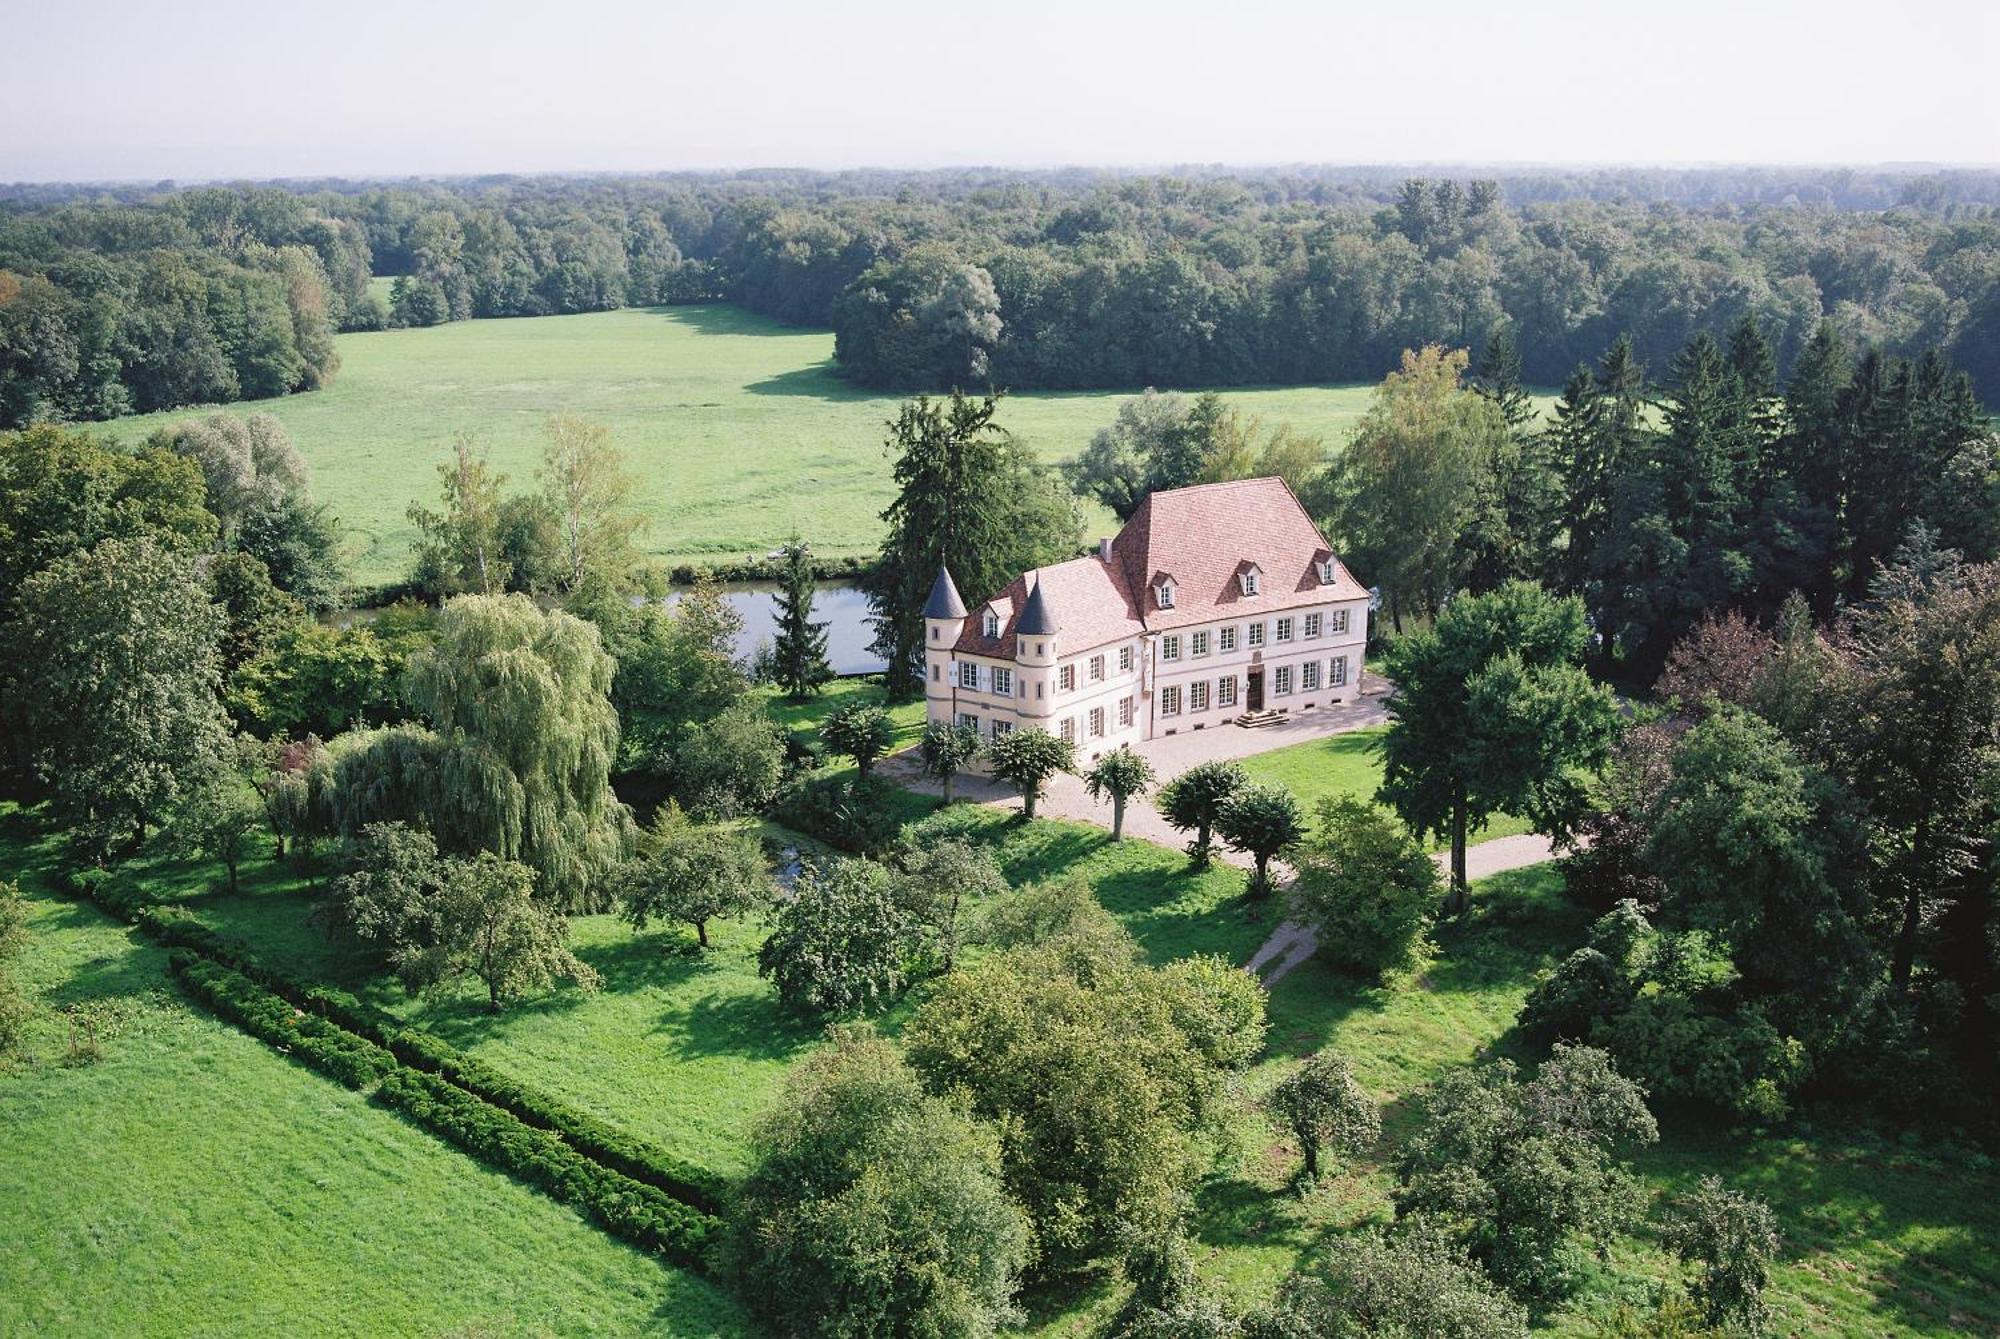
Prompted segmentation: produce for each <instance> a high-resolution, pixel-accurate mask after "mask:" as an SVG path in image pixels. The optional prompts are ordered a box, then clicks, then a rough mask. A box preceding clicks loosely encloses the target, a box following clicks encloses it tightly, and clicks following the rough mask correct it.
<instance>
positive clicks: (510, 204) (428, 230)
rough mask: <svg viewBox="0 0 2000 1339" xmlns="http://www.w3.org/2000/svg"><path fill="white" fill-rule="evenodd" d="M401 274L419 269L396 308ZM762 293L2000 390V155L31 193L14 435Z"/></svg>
mask: <svg viewBox="0 0 2000 1339" xmlns="http://www.w3.org/2000/svg"><path fill="white" fill-rule="evenodd" d="M371 275H380V276H394V277H395V284H394V286H393V289H392V295H391V300H390V301H389V303H388V304H387V305H386V307H385V304H384V303H383V301H382V299H381V297H380V296H379V294H376V293H372V292H371V291H370V288H369V285H368V280H369V278H370V277H371ZM714 299H729V300H733V301H737V302H740V303H742V304H744V305H745V306H747V307H749V308H751V309H752V310H755V311H757V312H760V313H762V314H764V315H767V316H771V317H774V318H776V319H779V320H783V321H787V322H792V323H797V324H805V325H816V326H829V325H830V326H832V327H833V328H834V329H835V332H836V337H837V357H838V360H839V364H840V367H841V368H842V370H843V371H844V372H845V373H846V374H847V375H849V376H851V377H853V378H854V379H856V380H858V381H861V382H863V383H865V384H869V385H873V386H881V387H891V388H897V389H906V390H948V389H951V388H953V387H954V386H956V387H961V388H964V389H967V390H980V389H985V388H987V387H988V386H991V387H995V388H1001V389H1012V390H1030V389H1037V388H1083V387H1135V388H1136V387H1139V386H1143V385H1157V386H1161V387H1182V388H1186V387H1200V386H1222V385H1241V384H1256V383H1304V382H1325V381H1351V380H1363V379H1367V380H1372V379H1374V378H1377V377H1379V376H1381V375H1382V374H1383V373H1384V372H1386V371H1388V370H1389V369H1391V368H1392V367H1394V366H1395V363H1396V360H1397V358H1398V357H1399V355H1400V354H1401V352H1402V350H1404V349H1406V348H1416V347H1421V346H1423V345H1424V344H1426V343H1433V342H1436V343H1444V344H1449V345H1454V346H1460V347H1475V348H1476V347H1480V346H1482V345H1483V344H1484V343H1485V342H1486V341H1487V340H1488V339H1489V338H1490V336H1491V335H1492V334H1493V332H1494V331H1495V330H1496V329H1497V328H1499V327H1501V326H1506V327H1507V328H1509V330H1510V331H1511V334H1512V338H1513V340H1514V343H1515V345H1516V347H1517V348H1518V349H1519V352H1520V358H1521V373H1522V376H1523V377H1524V378H1525V379H1526V380H1527V381H1528V382H1530V383H1532V384H1543V385H1553V384H1557V383H1560V382H1561V381H1562V380H1563V379H1564V378H1565V377H1566V376H1567V375H1568V374H1569V373H1570V372H1571V371H1572V370H1573V369H1574V368H1575V367H1576V366H1577V365H1578V363H1580V362H1583V361H1586V360H1589V359H1593V358H1595V356H1596V355H1597V354H1598V353H1599V352H1600V351H1601V350H1603V349H1604V348H1605V347H1606V346H1607V345H1608V344H1609V343H1610V342H1611V341H1612V340H1613V339H1614V338H1616V337H1617V336H1618V335H1620V334H1630V336H1631V337H1632V342H1633V351H1634V353H1635V354H1636V356H1637V358H1638V359H1639V361H1640V362H1641V363H1643V364H1645V365H1648V366H1653V367H1659V366H1664V365H1665V363H1666V362H1667V361H1668V359H1670V358H1671V357H1672V356H1673V354H1674V353H1676V352H1677V351H1678V350H1680V349H1681V348H1682V347H1684V346H1685V345H1686V344H1687V342H1688V341H1689V340H1690V339H1691V338H1692V337H1693V336H1694V335H1696V334H1698V333H1701V332H1703V331H1707V332H1710V333H1718V334H1719V333H1720V332H1721V331H1723V330H1725V329H1727V328H1729V327H1730V326H1732V325H1734V324H1735V323H1737V322H1738V321H1740V320H1741V319H1742V318H1743V317H1745V316H1751V317H1754V318H1756V320H1757V321H1758V323H1759V324H1760V325H1761V326H1762V328H1763V329H1765V330H1766V331H1767V332H1768V333H1769V336H1770V339H1771V342H1772V344H1773V346H1774V351H1775V353H1776V356H1777V360H1778V366H1779V371H1780V372H1781V373H1782V374H1789V372H1790V370H1791V367H1792V365H1793V363H1794V361H1795V360H1796V358H1797V357H1798V355H1799V354H1800V352H1801V350H1802V349H1803V347H1804V345H1805V343H1806V341H1807V340H1808V339H1809V338H1810V337H1811V335H1812V334H1813V332H1814V330H1815V328H1816V327H1817V326H1818V324H1819V323H1820V322H1821V320H1822V319H1825V320H1828V321H1831V323H1832V324H1833V326H1834V328H1835V330H1836V331H1837V333H1838V334H1839V335H1840V336H1841V338H1842V339H1843V340H1844V341H1845V342H1846V343H1848V344H1849V345H1850V346H1852V347H1856V348H1870V347H1879V348H1881V349H1882V350H1883V351H1884V352H1886V353H1890V354H1898V355H1913V354H1914V353H1916V352H1917V351H1919V350H1920V349H1922V348H1928V347H1932V346H1936V347H1941V348H1944V349H1945V350H1947V351H1948V352H1949V354H1950V356H1951V357H1952V360H1953V361H1954V362H1955V363H1956V364H1957V365H1958V366H1959V367H1962V368H1964V369H1965V370H1967V371H1969V372H1971V373H1972V374H1973V376H1974V377H1975V379H1976V381H1977V388H1978V391H1979V393H1980V395H1981V396H1982V397H1983V398H1984V399H1985V400H1987V401H1988V402H1989V403H1991V402H1993V401H1995V400H2000V174H1996V173H1993V172H1981V171H1955V172H1939V173H1928V174H1920V173H1899V172H1894V171H1889V170H1880V171H1872V172H1871V171H1864V170H1857V169H1826V170H1810V169H1796V170H1789V171H1787V170H1779V169H1747V168H1746V169H1714V170H1704V171H1685V172H1672V171H1665V170H1638V169H1632V170H1607V171H1602V172H1561V171H1540V172H1536V171H1515V172H1511V173H1507V174H1503V175H1500V176H1492V175H1478V174H1476V173H1471V174H1466V175H1460V174H1456V173H1454V174H1449V175H1439V176H1436V177H1434V178H1429V179H1426V178H1414V177H1408V176H1407V175H1406V174H1404V173H1402V172H1401V171H1400V170H1398V169H1390V168H1381V169H1321V170H1310V169H1301V170H1296V171H1290V172H1241V173H1224V172H1193V173H1189V174H1187V175H1182V176H1171V177H1169V176H1138V175H1127V174H1120V173H1112V172H1083V171H1067V172H1052V173H1009V172H997V171H970V170H966V171H954V172H936V173H884V172H855V173H836V174H815V173H806V172H757V173H738V174H680V175H661V176H647V177H535V178H519V177H496V178H477V179H461V180H453V181H424V182H410V181H406V182H396V183H348V182H325V183H294V184H292V185H288V186H267V187H255V188H232V187H204V188H200V189H193V190H176V189H174V188H172V186H171V184H161V185H159V186H156V187H150V188H139V187H134V188H128V189H116V190H101V189H100V190H84V189H81V188H65V187H33V186H17V187H9V188H0V426H19V425H21V424H25V423H30V422H36V421H40V420H44V419H93V418H106V417H113V416H115V415H118V414H122V413H126V412H132V411H144V410H151V409H160V408H168V407H172V406H175V405H181V404H191V403H202V402H209V401H219V400H231V399H239V398H258V397H262V396H270V395H278V394H284V393H287V392H289V391H294V390H302V389H310V388H311V387H313V386H316V385H319V384H322V383H323V382H324V381H325V380H326V379H327V378H328V377H330V376H331V375H333V372H334V370H335V367H336V360H335V358H334V354H333V348H332V339H331V335H332V332H333V331H334V330H337V329H338V330H357V329H372V328H377V327H380V326H382V325H384V324H397V325H431V324H436V323H439V322H443V321H451V320H462V319H466V318H469V317H480V316H529V315H550V314H560V313H567V312H581V311H601V310H607V309H610V308H615V307H621V306H628V305H649V304H656V303H668V302H689V301H704V300H714Z"/></svg>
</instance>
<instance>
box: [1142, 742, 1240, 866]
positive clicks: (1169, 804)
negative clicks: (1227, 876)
mask: <svg viewBox="0 0 2000 1339" xmlns="http://www.w3.org/2000/svg"><path fill="white" fill-rule="evenodd" d="M1249 784H1250V774H1249V773H1248V772H1246V771H1244V770H1243V765H1242V764H1241V763H1237V762H1231V761H1229V760H1227V759H1217V760H1215V761H1213V762H1204V763H1196V764H1195V765H1194V766H1193V767H1190V768H1188V769H1187V771H1185V772H1182V773H1181V774H1180V775H1179V776H1177V777H1175V778H1174V779H1173V780H1172V781H1169V782H1168V783H1167V784H1166V787H1165V788H1164V789H1162V790H1161V791H1160V799H1159V810H1160V815H1161V816H1162V817H1163V818H1165V819H1166V820H1167V822H1168V823H1169V824H1170V825H1171V826H1173V827H1175V828H1178V829H1180V830H1181V831H1182V832H1189V831H1192V832H1193V833H1194V840H1193V841H1192V842H1190V843H1189V844H1188V855H1189V856H1190V857H1191V858H1192V859H1193V861H1194V866H1195V868H1196V869H1206V868H1207V867H1208V860H1209V856H1210V854H1211V852H1212V849H1213V848H1212V845H1211V834H1212V833H1213V832H1214V831H1215V825H1216V823H1217V822H1218V821H1219V820H1220V819H1221V817H1222V807H1223V806H1224V805H1225V804H1227V803H1228V802H1229V800H1230V797H1231V796H1233V795H1235V794H1236V792H1238V791H1240V790H1242V789H1243V788H1244V787H1245V786H1247V785H1249Z"/></svg>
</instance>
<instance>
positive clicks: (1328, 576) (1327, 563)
mask: <svg viewBox="0 0 2000 1339" xmlns="http://www.w3.org/2000/svg"><path fill="white" fill-rule="evenodd" d="M1333 583H1334V565H1333V559H1331V558H1322V559H1320V562H1319V584H1320V585H1322V586H1331V585H1332V584H1333Z"/></svg>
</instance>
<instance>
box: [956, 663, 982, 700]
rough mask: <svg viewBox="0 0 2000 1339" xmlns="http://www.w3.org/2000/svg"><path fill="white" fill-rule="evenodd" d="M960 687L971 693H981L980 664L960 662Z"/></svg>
mask: <svg viewBox="0 0 2000 1339" xmlns="http://www.w3.org/2000/svg"><path fill="white" fill-rule="evenodd" d="M958 686H959V687H960V688H963V689H966V690H968V691H970V692H974V693H976V692H978V691H979V662H978V661H976V660H961V661H959V662H958Z"/></svg>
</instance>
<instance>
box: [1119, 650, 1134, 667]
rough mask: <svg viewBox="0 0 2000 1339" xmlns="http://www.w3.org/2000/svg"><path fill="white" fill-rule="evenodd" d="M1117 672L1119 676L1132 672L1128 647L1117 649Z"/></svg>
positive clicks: (1130, 654)
mask: <svg viewBox="0 0 2000 1339" xmlns="http://www.w3.org/2000/svg"><path fill="white" fill-rule="evenodd" d="M1118 672H1119V673H1120V674H1130V673H1131V672H1132V648H1131V647H1129V646H1121V647H1119V648H1118Z"/></svg>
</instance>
